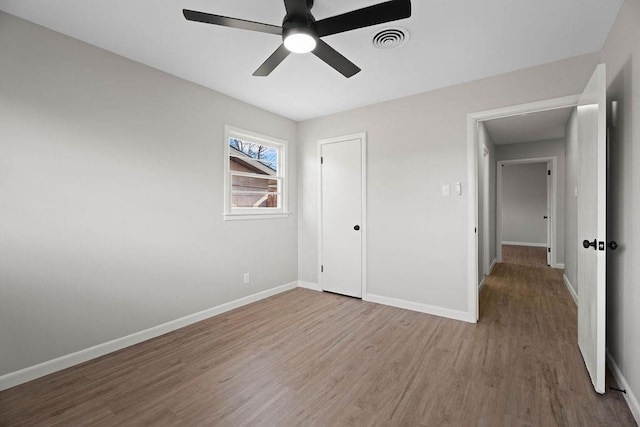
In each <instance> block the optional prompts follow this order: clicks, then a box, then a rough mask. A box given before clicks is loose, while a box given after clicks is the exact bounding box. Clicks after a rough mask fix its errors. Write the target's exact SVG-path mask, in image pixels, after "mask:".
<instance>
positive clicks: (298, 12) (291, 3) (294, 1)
mask: <svg viewBox="0 0 640 427" xmlns="http://www.w3.org/2000/svg"><path fill="white" fill-rule="evenodd" d="M284 7H285V9H286V10H287V15H292V16H306V15H307V12H308V11H309V10H308V8H307V0H284Z"/></svg>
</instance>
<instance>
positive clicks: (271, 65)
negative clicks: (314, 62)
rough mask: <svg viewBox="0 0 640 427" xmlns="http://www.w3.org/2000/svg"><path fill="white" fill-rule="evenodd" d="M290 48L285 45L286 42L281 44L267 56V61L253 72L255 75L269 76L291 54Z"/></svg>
mask: <svg viewBox="0 0 640 427" xmlns="http://www.w3.org/2000/svg"><path fill="white" fill-rule="evenodd" d="M289 53H290V52H289V49H287V48H286V47H284V44H281V45H280V47H279V48H277V49H276V51H275V52H273V53H272V54H271V56H270V57H268V58H267V60H266V61H264V63H263V64H262V65H261V66H260V67H259V68H258V69H257V70H256V71H255V72H254V73H253V75H254V76H261V77H264V76H268V75H269V74H271V72H272V71H273V70H275V68H276V67H277V66H278V65H280V63H281V62H282V61H284V59H285V58H286V57H287V56H289Z"/></svg>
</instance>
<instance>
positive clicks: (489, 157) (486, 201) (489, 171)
mask: <svg viewBox="0 0 640 427" xmlns="http://www.w3.org/2000/svg"><path fill="white" fill-rule="evenodd" d="M478 145H479V147H478V266H480V267H479V268H478V284H480V283H481V282H482V279H483V278H484V276H485V275H488V274H489V267H491V263H492V262H493V261H494V260H495V259H496V190H495V189H496V155H495V144H494V143H493V140H492V139H491V135H490V134H489V132H487V128H486V126H485V124H484V123H482V122H480V123H478ZM485 148H486V152H485ZM487 241H488V242H487ZM487 243H488V251H487Z"/></svg>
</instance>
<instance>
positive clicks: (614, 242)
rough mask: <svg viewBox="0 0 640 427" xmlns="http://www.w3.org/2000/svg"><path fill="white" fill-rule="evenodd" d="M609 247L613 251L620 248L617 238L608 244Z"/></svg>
mask: <svg viewBox="0 0 640 427" xmlns="http://www.w3.org/2000/svg"><path fill="white" fill-rule="evenodd" d="M607 247H608V248H609V249H611V250H612V251H615V250H616V249H618V243H617V242H616V241H615V240H612V241H610V242H609V243H608V244H607Z"/></svg>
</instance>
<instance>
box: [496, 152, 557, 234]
mask: <svg viewBox="0 0 640 427" xmlns="http://www.w3.org/2000/svg"><path fill="white" fill-rule="evenodd" d="M501 202H502V203H501V206H500V207H499V209H501V226H502V230H501V231H502V234H501V235H502V241H503V242H518V243H529V244H532V245H534V246H536V245H540V244H543V245H546V244H547V220H545V219H544V216H547V164H546V163H527V164H521V165H505V166H502V200H501Z"/></svg>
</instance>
